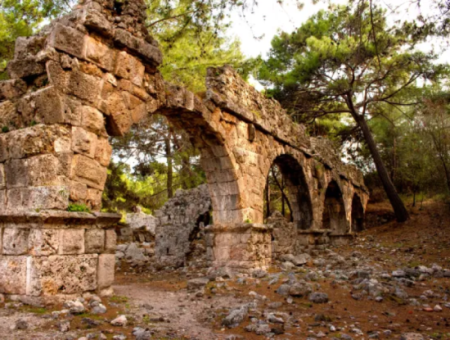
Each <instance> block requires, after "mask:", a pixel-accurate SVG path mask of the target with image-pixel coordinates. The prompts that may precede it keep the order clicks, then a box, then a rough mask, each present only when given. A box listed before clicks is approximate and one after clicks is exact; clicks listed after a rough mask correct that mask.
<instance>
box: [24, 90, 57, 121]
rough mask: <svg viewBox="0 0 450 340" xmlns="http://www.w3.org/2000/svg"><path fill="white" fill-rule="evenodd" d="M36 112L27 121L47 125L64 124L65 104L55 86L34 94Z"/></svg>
mask: <svg viewBox="0 0 450 340" xmlns="http://www.w3.org/2000/svg"><path fill="white" fill-rule="evenodd" d="M33 99H34V101H35V106H36V111H35V115H34V117H27V118H28V119H26V121H29V123H30V124H31V123H32V122H33V121H35V122H38V123H45V124H56V123H64V121H65V117H64V103H63V100H62V98H61V96H60V95H59V94H58V92H57V91H56V90H55V88H54V87H53V86H51V87H47V88H45V89H42V90H39V91H37V92H35V93H34V94H33Z"/></svg>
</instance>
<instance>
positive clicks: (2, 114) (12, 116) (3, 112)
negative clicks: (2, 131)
mask: <svg viewBox="0 0 450 340" xmlns="http://www.w3.org/2000/svg"><path fill="white" fill-rule="evenodd" d="M4 126H6V127H8V128H10V129H11V130H12V129H13V128H14V126H16V127H20V126H22V119H21V117H20V116H19V115H18V114H17V105H16V104H15V103H13V102H12V101H10V100H6V101H4V102H2V103H0V128H3V127H4Z"/></svg>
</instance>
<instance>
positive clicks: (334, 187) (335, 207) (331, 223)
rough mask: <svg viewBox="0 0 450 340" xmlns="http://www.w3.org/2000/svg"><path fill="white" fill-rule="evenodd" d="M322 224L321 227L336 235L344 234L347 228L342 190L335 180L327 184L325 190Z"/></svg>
mask: <svg viewBox="0 0 450 340" xmlns="http://www.w3.org/2000/svg"><path fill="white" fill-rule="evenodd" d="M322 225H323V229H327V230H330V231H331V233H332V234H337V235H342V234H346V233H347V232H348V229H349V228H348V221H347V218H346V214H345V205H344V199H343V195H342V191H341V189H340V187H339V184H338V183H337V182H336V181H335V180H332V181H331V182H330V183H329V184H328V187H327V191H326V192H325V201H324V207H323V217H322Z"/></svg>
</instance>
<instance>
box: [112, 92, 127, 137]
mask: <svg viewBox="0 0 450 340" xmlns="http://www.w3.org/2000/svg"><path fill="white" fill-rule="evenodd" d="M125 100H126V98H125V95H124V94H123V93H121V92H114V93H113V94H112V95H111V96H110V97H109V98H108V100H107V103H106V107H107V113H108V114H109V117H108V126H107V128H108V132H109V134H110V135H113V136H123V135H125V134H126V133H127V132H128V131H129V130H130V128H131V125H132V124H133V121H132V118H131V113H130V111H129V109H128V107H127V106H126V102H125Z"/></svg>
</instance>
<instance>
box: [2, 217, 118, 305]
mask: <svg viewBox="0 0 450 340" xmlns="http://www.w3.org/2000/svg"><path fill="white" fill-rule="evenodd" d="M119 220H120V215H118V214H104V213H93V214H90V213H78V212H62V211H43V212H39V213H27V214H18V215H1V216H0V293H2V294H6V295H11V296H15V297H16V298H21V297H23V298H26V299H28V300H29V299H36V300H39V299H40V300H45V301H58V300H61V299H63V300H64V299H65V298H73V296H75V295H80V294H82V293H85V292H95V293H97V294H100V295H104V294H111V293H112V288H111V286H112V284H113V281H114V266H115V248H116V233H115V230H114V226H115V224H116V223H117V222H119Z"/></svg>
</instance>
